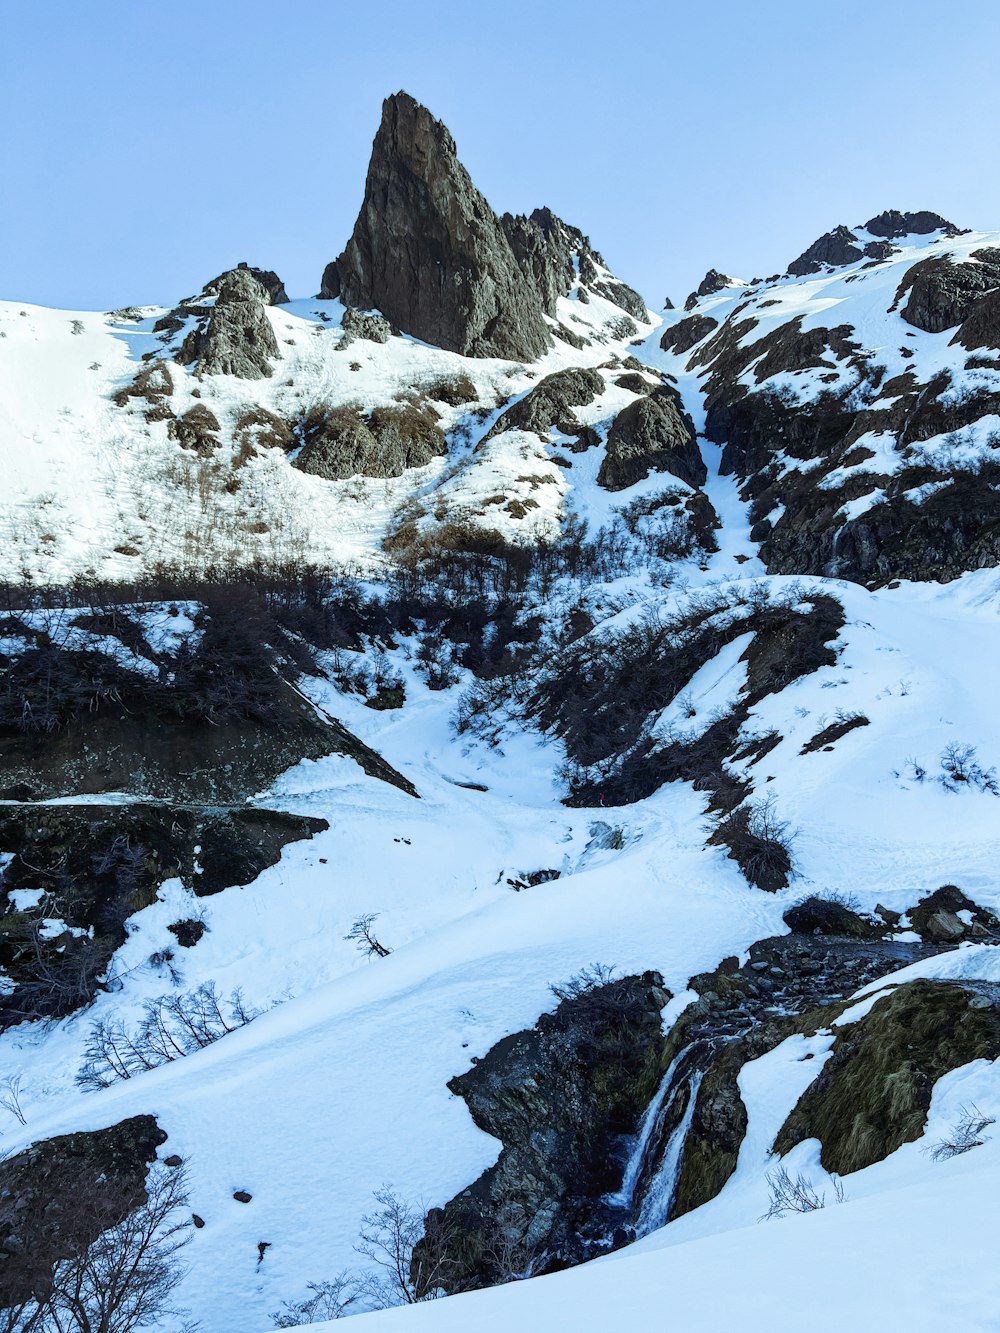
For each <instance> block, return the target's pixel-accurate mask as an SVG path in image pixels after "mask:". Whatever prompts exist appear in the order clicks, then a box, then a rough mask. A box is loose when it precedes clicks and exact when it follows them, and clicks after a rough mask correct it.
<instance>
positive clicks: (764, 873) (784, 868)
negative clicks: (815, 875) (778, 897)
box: [709, 795, 794, 893]
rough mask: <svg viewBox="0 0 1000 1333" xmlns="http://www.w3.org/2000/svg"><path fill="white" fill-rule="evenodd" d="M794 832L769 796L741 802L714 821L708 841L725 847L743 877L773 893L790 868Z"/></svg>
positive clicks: (787, 875)
mask: <svg viewBox="0 0 1000 1333" xmlns="http://www.w3.org/2000/svg"><path fill="white" fill-rule="evenodd" d="M793 840H794V834H793V833H792V832H791V830H790V826H789V824H788V823H787V821H785V820H782V819H780V818H779V817H778V815H777V811H776V802H775V799H774V796H773V795H769V796H767V797H766V798H764V799H762V800H758V801H755V802H754V803H753V804H752V805H750V806H746V805H741V806H739V807H738V808H737V809H735V810H733V811H732V812H731V813H730V814H728V815H725V816H724V817H721V818H719V819H717V820H716V822H715V825H714V829H713V831H712V834H711V836H710V838H709V842H710V843H713V844H715V845H716V846H719V845H721V846H725V847H728V848H729V855H730V856H731V857H732V859H733V860H734V861H735V862H736V864H737V865H738V866H739V868H740V870H742V872H743V874H744V875H745V876H746V878H747V880H748V881H749V882H750V883H751V884H753V885H755V886H756V887H757V888H759V889H765V890H766V891H767V892H769V893H774V892H776V891H777V890H778V889H783V888H785V886H786V885H787V884H788V880H789V878H790V877H791V875H792V874H793V871H794V862H793V859H792V844H793Z"/></svg>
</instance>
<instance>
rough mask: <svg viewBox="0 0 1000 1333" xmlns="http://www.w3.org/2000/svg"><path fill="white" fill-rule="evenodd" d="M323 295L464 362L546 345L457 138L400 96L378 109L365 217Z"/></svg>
mask: <svg viewBox="0 0 1000 1333" xmlns="http://www.w3.org/2000/svg"><path fill="white" fill-rule="evenodd" d="M320 295H321V296H322V297H340V298H341V300H343V301H344V303H345V304H346V305H352V306H356V307H358V308H359V309H361V310H376V309H377V310H380V311H381V312H382V314H383V315H385V316H386V318H387V319H389V320H390V321H391V322H392V323H393V324H396V325H397V326H398V327H399V328H400V329H402V330H403V331H404V332H406V333H410V334H413V335H414V336H415V337H417V338H422V339H424V340H425V341H427V342H431V343H434V344H435V346H438V347H444V348H447V349H448V350H450V351H453V352H461V353H463V354H464V355H466V356H500V357H509V358H514V359H518V360H526V361H531V360H534V359H535V358H536V357H538V356H540V355H541V354H542V352H544V351H545V349H546V347H548V346H549V343H550V337H549V333H548V329H547V328H546V325H545V321H544V319H543V317H542V310H541V306H540V303H539V299H538V295H537V291H536V289H535V288H534V287H533V286H529V285H528V284H527V283H526V282H525V281H524V278H523V275H522V272H521V269H520V267H519V265H518V263H517V260H516V259H515V257H514V253H513V251H512V249H511V246H510V242H509V240H508V238H507V234H506V232H505V231H504V229H503V227H501V225H500V222H499V220H498V219H497V217H496V215H495V214H494V213H493V210H492V209H491V208H490V206H489V204H488V203H487V202H486V200H485V199H484V198H483V196H482V195H481V194H480V193H479V191H478V190H477V189H476V188H475V186H474V185H473V183H472V181H471V180H470V178H469V174H468V172H467V171H466V170H465V168H464V167H463V166H462V164H461V163H460V162H459V160H458V155H457V152H456V149H455V141H454V140H453V139H452V137H451V135H450V134H449V132H448V130H447V129H446V128H445V126H444V125H442V124H441V122H440V121H438V120H435V119H434V117H433V116H432V115H431V114H430V112H429V111H427V110H426V108H424V107H422V106H421V105H420V104H419V103H418V102H416V101H414V99H413V98H412V97H410V96H409V95H408V94H406V93H402V92H400V93H397V94H395V95H394V96H393V97H389V98H387V99H386V101H385V102H384V104H383V107H382V123H381V125H380V126H379V130H378V133H377V134H376V136H375V142H374V145H373V148H372V157H371V163H370V165H369V168H368V179H367V181H366V184H365V197H364V202H363V203H362V206H361V212H360V213H359V215H358V220H357V222H356V223H355V226H354V233H353V235H352V236H351V239H350V240H349V241H348V243H347V247H346V248H345V250H344V252H343V254H341V255H340V256H339V258H338V259H337V260H336V261H335V262H334V263H333V264H331V265H328V267H327V269H326V272H325V273H324V275H323V285H322V289H321V292H320Z"/></svg>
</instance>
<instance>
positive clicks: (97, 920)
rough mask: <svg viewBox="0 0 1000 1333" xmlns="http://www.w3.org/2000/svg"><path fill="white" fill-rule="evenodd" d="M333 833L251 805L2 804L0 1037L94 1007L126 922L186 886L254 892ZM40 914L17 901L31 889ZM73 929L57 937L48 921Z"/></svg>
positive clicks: (201, 892)
mask: <svg viewBox="0 0 1000 1333" xmlns="http://www.w3.org/2000/svg"><path fill="white" fill-rule="evenodd" d="M326 827H327V824H326V821H325V820H322V819H311V818H309V817H307V816H304V815H293V814H286V813H284V812H282V811H275V810H259V809H252V808H240V807H237V808H236V809H222V808H219V809H216V810H211V811H209V810H198V809H193V808H192V807H191V806H170V805H159V804H145V803H136V804H132V805H108V806H104V805H85V806H73V805H69V806H65V805H59V806H39V805H27V806H17V805H8V806H0V853H2V854H3V856H4V858H5V859H7V858H9V859H8V860H7V864H6V867H5V871H4V875H3V880H2V884H0V913H2V915H0V926H2V935H0V965H2V966H3V968H4V973H5V976H6V978H7V981H8V985H7V987H6V988H5V991H4V994H3V996H2V997H0V1029H4V1028H7V1027H10V1026H12V1025H14V1024H17V1023H22V1022H26V1021H32V1020H37V1019H40V1018H61V1017H64V1016H65V1015H67V1014H71V1013H73V1012H75V1011H76V1010H77V1009H79V1008H80V1007H81V1006H83V1005H86V1004H89V1003H90V1001H91V1000H92V999H93V998H94V996H95V995H96V993H97V992H98V991H99V990H101V989H103V984H104V983H103V982H102V981H101V980H100V978H102V977H103V976H104V975H105V972H106V969H107V965H108V963H109V961H110V959H111V957H112V955H113V954H114V952H115V950H116V949H118V948H119V947H120V946H121V945H122V944H123V943H124V942H125V939H126V925H125V923H126V921H127V920H128V918H129V917H130V916H131V915H132V914H133V913H134V912H138V911H140V910H141V909H142V908H144V907H148V906H149V905H150V903H152V902H154V901H155V900H156V894H157V890H158V889H159V888H160V886H161V885H162V884H163V883H164V882H165V881H166V880H168V879H174V878H180V879H181V881H182V882H183V883H184V884H185V886H186V887H188V888H190V889H192V890H193V891H194V892H195V893H196V894H198V896H199V897H203V896H205V895H208V894H213V893H219V892H220V891H221V890H222V889H224V888H228V887H230V886H232V885H237V884H250V883H252V882H253V881H254V880H255V879H256V878H257V876H258V875H259V874H260V873H261V872H262V871H263V870H265V869H266V868H267V867H268V866H270V865H274V864H275V862H276V861H277V860H278V859H279V857H280V856H281V852H282V848H283V847H285V846H286V845H287V844H288V843H290V842H293V841H295V840H297V839H302V838H311V837H313V836H314V835H315V834H316V833H319V832H322V830H323V829H325V828H326ZM40 878H41V880H42V882H44V884H45V895H44V897H43V898H42V899H41V900H40V901H39V903H38V904H37V906H35V907H25V908H21V909H15V908H14V905H13V904H14V902H15V901H16V900H15V899H14V898H13V897H12V896H11V895H12V894H14V893H16V892H17V891H18V890H23V889H29V890H30V889H34V888H35V887H36V886H37V885H38V883H39V879H40ZM52 919H57V920H59V921H60V922H62V923H63V925H64V929H63V930H61V931H59V932H58V933H53V932H51V931H48V930H46V929H45V928H44V923H45V922H46V920H52Z"/></svg>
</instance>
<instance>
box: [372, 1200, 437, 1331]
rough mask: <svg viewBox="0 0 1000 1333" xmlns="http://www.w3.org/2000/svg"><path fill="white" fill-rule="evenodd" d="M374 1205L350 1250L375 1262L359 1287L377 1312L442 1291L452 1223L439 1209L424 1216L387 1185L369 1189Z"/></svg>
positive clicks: (416, 1301)
mask: <svg viewBox="0 0 1000 1333" xmlns="http://www.w3.org/2000/svg"><path fill="white" fill-rule="evenodd" d="M374 1198H375V1203H376V1204H377V1205H378V1206H377V1207H376V1208H375V1209H373V1210H372V1211H371V1212H370V1213H366V1214H365V1215H364V1217H363V1218H362V1219H361V1234H360V1238H359V1240H358V1243H357V1245H355V1247H354V1248H355V1250H356V1251H357V1253H358V1254H360V1255H361V1256H362V1257H363V1258H365V1259H368V1260H370V1261H371V1263H373V1264H374V1265H375V1268H374V1270H369V1271H368V1272H366V1273H363V1274H362V1275H361V1276H360V1277H359V1279H358V1282H359V1290H360V1292H361V1294H362V1296H363V1297H364V1298H365V1299H366V1301H367V1302H368V1304H369V1305H370V1306H371V1307H372V1308H374V1309H376V1310H387V1309H389V1308H391V1307H392V1306H395V1305H416V1304H417V1303H418V1302H420V1301H428V1300H434V1299H436V1298H437V1297H438V1296H443V1295H444V1294H445V1290H446V1285H447V1284H446V1281H445V1278H446V1275H447V1270H448V1268H449V1265H450V1260H449V1257H448V1256H449V1253H450V1250H451V1245H452V1242H453V1241H454V1239H455V1232H454V1227H453V1226H452V1225H451V1224H450V1223H449V1222H447V1221H446V1220H445V1218H444V1216H443V1214H442V1212H441V1210H440V1209H435V1210H434V1212H433V1213H432V1214H430V1215H429V1216H427V1217H426V1221H425V1210H424V1209H422V1208H420V1209H418V1208H414V1207H413V1206H412V1204H409V1203H407V1202H405V1200H403V1199H401V1198H400V1197H399V1196H398V1195H397V1194H395V1193H394V1192H393V1190H392V1188H391V1186H389V1185H382V1186H381V1187H380V1188H379V1189H377V1190H375V1191H374Z"/></svg>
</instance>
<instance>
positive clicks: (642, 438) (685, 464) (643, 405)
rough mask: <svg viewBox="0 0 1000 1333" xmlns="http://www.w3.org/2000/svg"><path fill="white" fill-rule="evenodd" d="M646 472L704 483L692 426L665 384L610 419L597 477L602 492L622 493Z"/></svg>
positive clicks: (700, 484) (677, 399)
mask: <svg viewBox="0 0 1000 1333" xmlns="http://www.w3.org/2000/svg"><path fill="white" fill-rule="evenodd" d="M650 472H669V473H670V474H671V476H674V477H677V478H678V479H679V480H680V481H684V482H687V484H688V485H689V486H703V485H704V484H705V480H706V478H707V476H708V471H707V469H706V467H705V463H704V461H703V459H702V457H701V451H700V450H699V448H698V443H697V440H696V438H695V431H694V425H693V423H692V421H691V419H690V417H688V416H687V414H686V413H685V412H684V410H683V408H682V406H681V403H680V399H679V396H678V395H677V394H676V392H675V391H674V390H672V389H668V388H667V387H666V386H664V387H663V388H662V389H661V390H658V391H656V392H655V393H653V394H651V395H650V396H649V397H647V398H639V399H637V400H636V401H635V402H634V403H630V404H629V405H628V407H625V408H623V409H622V411H621V412H619V413H618V415H617V416H616V417H615V419H614V422H613V423H612V426H611V429H610V431H609V432H608V442H607V452H606V454H605V457H604V462H603V463H602V464H601V470H600V472H599V473H598V476H597V481H598V485H600V486H603V487H604V488H605V489H606V490H609V491H621V490H624V489H625V488H626V487H627V486H632V485H634V484H635V483H636V482H637V481H642V479H643V478H644V477H648V476H649V474H650Z"/></svg>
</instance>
